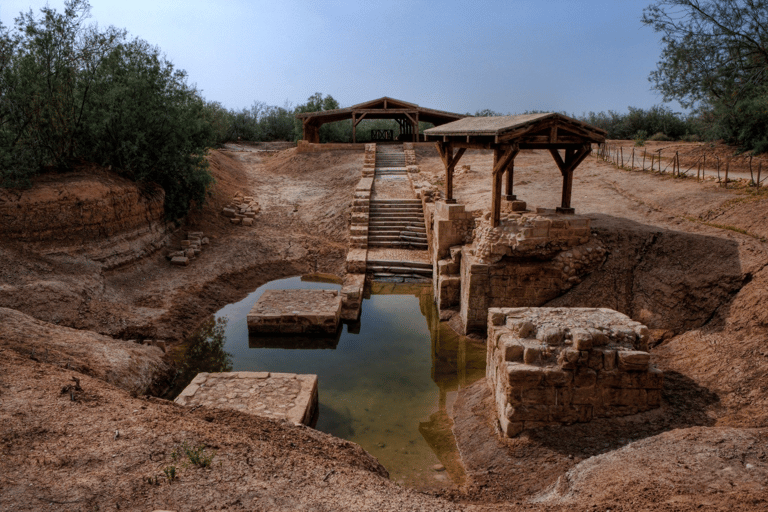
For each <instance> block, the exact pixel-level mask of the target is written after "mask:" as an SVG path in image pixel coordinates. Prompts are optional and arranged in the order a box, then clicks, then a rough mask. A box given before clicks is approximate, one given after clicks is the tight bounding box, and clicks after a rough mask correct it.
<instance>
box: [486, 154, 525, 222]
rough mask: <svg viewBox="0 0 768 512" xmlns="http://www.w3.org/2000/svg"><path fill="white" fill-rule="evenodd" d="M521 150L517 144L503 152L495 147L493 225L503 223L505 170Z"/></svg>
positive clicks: (492, 202)
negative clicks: (502, 198) (502, 191)
mask: <svg viewBox="0 0 768 512" xmlns="http://www.w3.org/2000/svg"><path fill="white" fill-rule="evenodd" d="M519 152H520V148H519V147H518V146H517V145H516V144H515V145H513V146H508V147H507V149H505V150H504V151H503V152H502V151H501V149H494V152H493V188H492V191H491V193H492V196H491V225H492V226H493V227H496V226H498V225H499V224H500V223H501V182H502V181H503V178H504V171H505V169H507V168H508V167H509V166H510V165H513V162H514V161H515V156H517V154H518V153H519Z"/></svg>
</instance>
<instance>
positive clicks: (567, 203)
mask: <svg viewBox="0 0 768 512" xmlns="http://www.w3.org/2000/svg"><path fill="white" fill-rule="evenodd" d="M549 152H550V153H551V154H552V158H554V159H555V163H556V164H557V167H558V168H559V169H560V174H562V175H563V195H562V201H561V204H560V208H558V211H560V212H563V213H573V208H571V193H572V190H573V172H574V171H575V170H576V167H578V166H579V164H581V162H583V161H584V159H585V158H587V156H588V155H589V154H590V153H591V152H592V145H591V144H584V145H583V146H581V147H580V148H566V150H565V160H563V158H562V157H561V156H560V152H559V151H558V150H557V149H553V148H550V150H549Z"/></svg>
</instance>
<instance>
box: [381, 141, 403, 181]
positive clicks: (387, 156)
mask: <svg viewBox="0 0 768 512" xmlns="http://www.w3.org/2000/svg"><path fill="white" fill-rule="evenodd" d="M376 175H377V176H391V175H396V176H397V175H402V176H405V175H406V167H405V153H404V152H403V145H402V144H386V145H379V146H377V148H376Z"/></svg>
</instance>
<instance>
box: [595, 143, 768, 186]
mask: <svg viewBox="0 0 768 512" xmlns="http://www.w3.org/2000/svg"><path fill="white" fill-rule="evenodd" d="M624 149H625V148H624V147H623V146H618V145H613V144H607V143H606V144H599V145H598V147H597V151H596V152H595V156H596V157H597V158H599V159H602V160H604V161H606V162H609V163H612V164H614V165H615V166H616V167H620V168H622V169H626V170H628V171H634V170H640V171H651V172H658V173H660V174H665V173H667V172H671V174H672V175H673V176H693V172H692V171H693V170H694V169H695V170H696V179H699V180H703V179H704V177H705V174H706V172H707V154H706V153H704V152H703V153H702V154H701V155H699V156H698V157H696V160H695V161H694V163H693V164H692V165H691V166H690V167H688V169H686V170H685V171H683V170H682V169H681V167H680V154H679V151H674V154H672V155H671V156H665V157H662V153H663V151H664V150H665V148H661V149H655V150H652V151H649V150H647V149H646V148H632V150H631V151H629V150H627V151H626V152H625V151H624ZM667 149H668V148H667ZM635 150H637V151H635ZM670 153H671V151H670ZM667 154H668V155H669V153H667ZM745 158H746V159H747V160H748V162H749V175H750V183H749V185H750V186H753V187H760V186H761V185H762V184H763V182H765V180H766V179H768V172H766V176H765V177H763V162H762V160H761V161H759V162H758V164H757V169H754V168H753V166H752V157H751V156H749V157H745ZM724 160H725V161H724V162H723V159H721V158H720V157H719V156H718V155H710V158H709V161H710V165H711V164H712V162H713V161H714V164H715V165H714V167H711V168H710V169H709V170H710V172H712V173H713V174H715V175H716V177H717V182H718V183H720V185H721V186H723V187H725V188H728V183H729V181H733V180H729V178H728V174H729V172H730V167H731V158H726V159H724ZM662 166H663V168H662ZM670 167H671V169H670ZM755 171H757V172H755ZM721 174H722V176H721Z"/></svg>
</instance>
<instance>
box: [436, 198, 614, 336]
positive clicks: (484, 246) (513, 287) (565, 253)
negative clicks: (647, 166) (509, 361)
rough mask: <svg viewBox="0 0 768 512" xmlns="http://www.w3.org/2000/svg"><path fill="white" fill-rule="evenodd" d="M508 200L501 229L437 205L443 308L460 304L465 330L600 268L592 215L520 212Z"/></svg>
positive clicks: (457, 207) (534, 302) (543, 298)
mask: <svg viewBox="0 0 768 512" xmlns="http://www.w3.org/2000/svg"><path fill="white" fill-rule="evenodd" d="M518 203H521V204H523V205H524V204H525V203H523V202H522V201H511V202H510V201H507V202H505V208H504V210H505V211H504V215H503V216H502V221H501V223H500V225H499V226H497V227H492V226H491V223H490V218H489V214H486V215H485V216H484V217H482V218H475V217H474V216H473V215H472V214H470V213H468V212H465V210H464V205H461V204H445V202H443V201H439V202H437V203H435V207H434V210H433V212H432V222H431V225H432V231H431V233H430V236H431V237H430V247H431V249H432V258H433V264H434V269H435V272H434V276H433V283H434V293H435V300H436V302H437V305H438V308H440V309H441V310H442V309H448V308H455V307H458V308H459V310H460V318H461V324H462V327H463V330H464V333H465V334H466V333H468V332H472V331H480V332H482V331H485V328H486V325H487V316H488V309H489V308H494V307H522V306H541V305H543V304H545V303H547V302H549V301H550V300H552V299H554V298H556V297H558V296H560V295H562V294H563V293H564V292H566V291H567V290H569V289H570V288H571V287H573V286H574V285H575V284H577V283H579V282H581V278H582V277H583V276H584V275H586V274H588V273H589V272H591V271H592V270H593V269H594V268H595V267H596V266H597V265H599V264H600V263H601V262H602V261H603V259H604V257H605V249H604V248H603V247H601V246H600V244H599V243H598V241H597V240H596V239H593V238H591V237H590V227H589V224H590V219H588V218H586V217H581V216H577V215H563V214H558V213H555V211H554V210H551V211H550V210H542V209H539V210H537V212H536V213H533V212H528V211H525V212H522V213H521V212H517V211H516V210H517V209H518V207H519V206H520V205H518Z"/></svg>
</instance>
